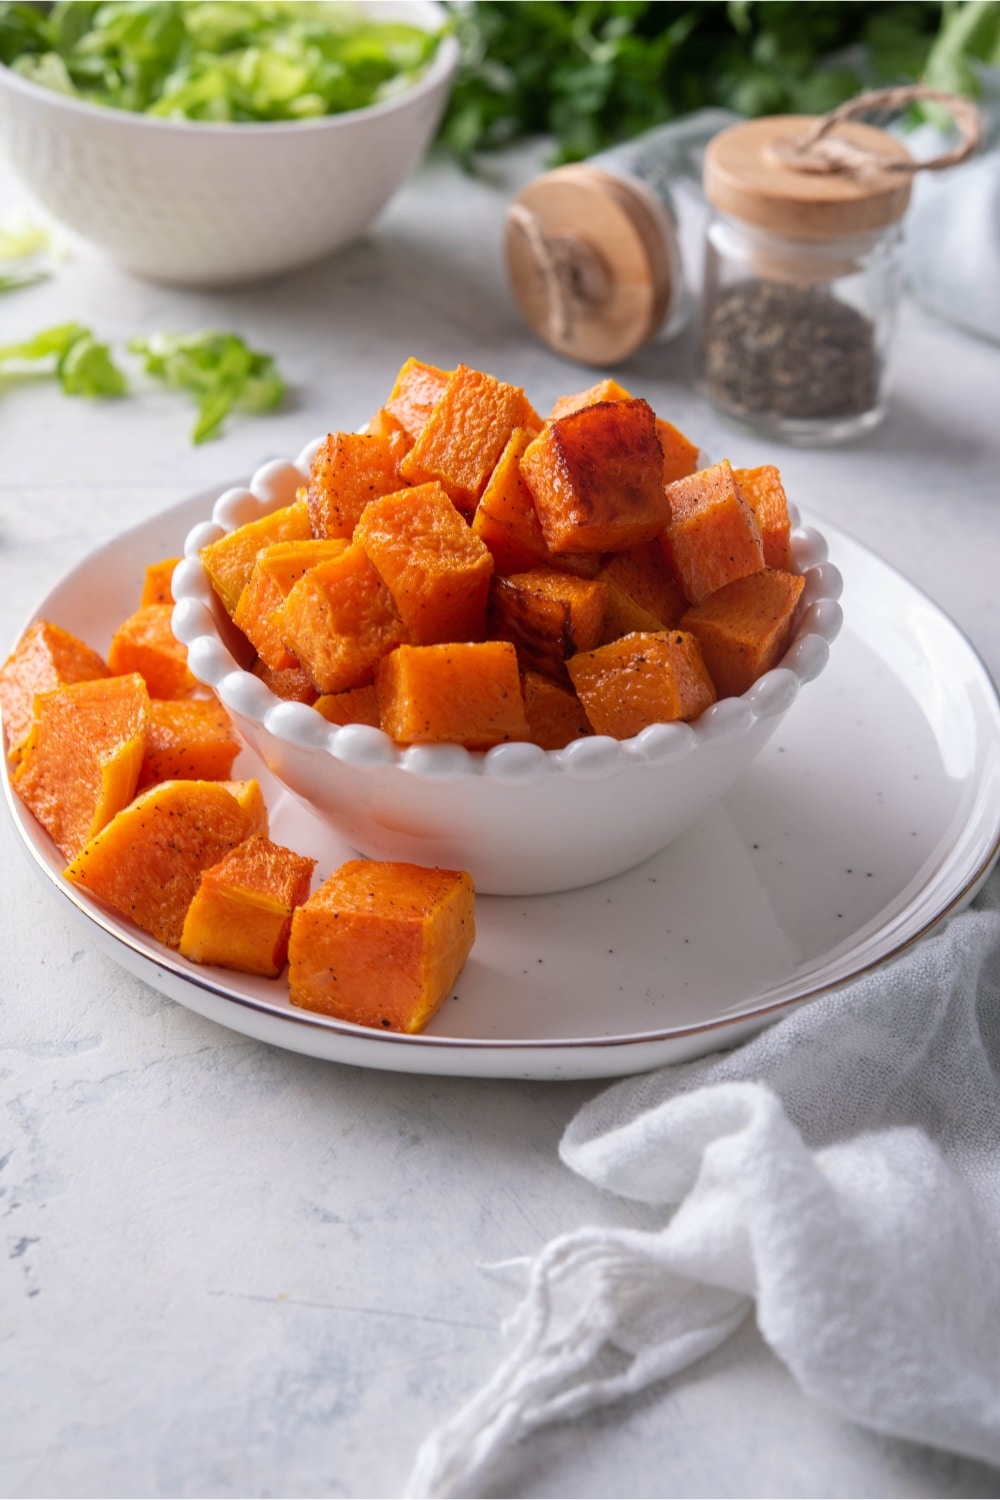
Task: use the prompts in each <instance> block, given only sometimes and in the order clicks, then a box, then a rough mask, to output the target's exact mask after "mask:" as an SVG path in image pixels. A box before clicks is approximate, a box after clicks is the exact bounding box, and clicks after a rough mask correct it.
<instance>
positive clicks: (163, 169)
mask: <svg viewBox="0 0 1000 1500" xmlns="http://www.w3.org/2000/svg"><path fill="white" fill-rule="evenodd" d="M368 8H370V9H371V8H374V9H376V10H377V12H378V14H379V15H381V16H382V17H384V18H386V19H389V18H393V19H395V18H396V17H402V18H404V19H406V20H409V21H411V22H412V23H413V24H414V25H416V26H423V27H424V28H426V29H428V30H429V29H433V28H436V27H438V26H440V25H441V24H442V23H443V21H444V19H445V15H444V11H443V10H442V8H441V6H439V5H437V4H434V3H431V0H397V3H393V0H379V4H378V5H377V6H374V7H372V6H369V7H368ZM457 58H458V46H457V43H456V42H455V39H454V37H451V36H446V37H444V38H443V39H442V42H441V44H440V46H439V47H438V50H437V53H436V55H435V57H434V58H433V59H432V61H431V62H430V64H429V66H428V68H427V71H426V72H425V73H424V75H423V76H422V77H421V78H420V79H419V80H418V81H417V82H416V83H415V84H414V85H413V87H412V88H410V89H407V90H406V91H405V92H403V93H401V94H399V95H398V96H397V97H396V98H394V99H391V100H387V101H386V102H385V103H383V104H373V105H370V106H369V107H368V108H367V109H358V110H352V111H350V112H349V113H347V114H341V115H329V116H325V117H324V118H322V119H318V120H302V121H291V122H284V121H282V122H276V123H273V124H260V125H258V124H239V125H215V124H211V123H203V122H200V121H197V122H194V121H185V120H160V119H155V118H151V117H150V116H148V115H142V114H133V113H128V112H126V111H123V110H117V109H110V108H107V107H105V106H103V105H97V104H89V103H84V102H82V101H80V100H78V99H73V98H69V97H67V96H65V95H62V94H58V93H55V92H54V91H52V90H51V89H45V88H42V87H41V86H40V85H38V84H35V83H30V82H28V81H27V80H26V79H23V78H20V77H19V76H18V75H17V74H16V73H13V72H12V71H11V70H10V69H9V68H6V67H4V66H3V65H2V64H0V146H2V147H3V148H4V149H6V151H7V154H8V155H9V157H10V160H11V163H12V165H13V166H14V167H15V169H16V170H17V171H18V173H19V174H20V175H21V177H23V179H24V181H25V182H26V184H27V185H28V187H29V188H30V189H31V190H32V192H33V193H34V194H35V196H36V197H37V198H38V199H39V201H40V202H41V203H42V204H43V205H44V206H45V207H46V208H47V209H48V210H49V212H50V213H51V214H52V215H53V216H54V217H55V218H57V219H59V220H60V221H61V222H62V223H63V224H65V225H66V226H67V227H68V228H70V229H72V230H74V231H75V232H76V233H77V234H79V235H81V236H82V238H83V239H85V240H89V241H90V242H91V243H92V244H94V245H96V246H97V247H98V248H99V249H101V250H103V251H105V252H106V253H107V254H108V255H110V256H111V257H112V259H113V260H115V261H117V262H118V263H119V264H120V265H122V266H124V267H125V268H126V269H127V270H130V271H133V272H135V273H136V274H137V275H139V276H146V277H150V278H152V279H154V280H158V281H166V282H172V283H175V284H177V285H189V286H202V287H212V286H229V285H234V284H237V283H239V282H245V281H255V280H259V279H261V278H264V277H267V276H274V275H277V274H278V273H280V272H283V271H290V270H292V269H294V268H295V267H296V266H302V265H306V264H308V263H309V262H310V261H315V260H319V259H320V258H321V257H322V256H324V255H328V254H329V253H330V252H331V251H333V250H336V249H338V248H339V247H340V246H341V245H345V244H347V243H348V242H349V241H350V240H352V239H355V238H356V237H357V236H358V235H359V234H361V233H362V231H363V230H364V229H365V228H366V227H367V225H368V224H369V223H370V222H371V221H372V219H373V218H374V217H375V215H376V214H377V213H378V212H379V210H380V209H381V208H382V207H383V206H384V205H385V203H386V202H387V201H388V200H389V198H390V197H391V196H392V194H393V193H394V192H395V191H396V189H397V188H398V187H400V186H401V184H402V183H403V181H404V180H405V179H406V177H407V176H408V174H409V173H410V172H411V171H412V170H413V168H414V167H415V166H416V165H417V163H418V161H419V160H420V158H421V156H422V155H423V153H424V151H425V149H426V147H427V146H428V144H429V142H430V140H431V138H432V136H433V134H434V131H435V129H436V127H437V124H438V121H439V119H440V117H441V113H442V111H443V109H444V106H445V103H446V100H447V95H448V89H449V86H450V83H451V76H452V73H453V72H454V68H455V63H456V61H457Z"/></svg>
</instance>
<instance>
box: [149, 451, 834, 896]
mask: <svg viewBox="0 0 1000 1500" xmlns="http://www.w3.org/2000/svg"><path fill="white" fill-rule="evenodd" d="M321 441H322V439H321V438H318V439H316V441H315V442H313V443H311V444H309V446H308V447H307V448H305V449H304V450H303V452H302V453H301V454H300V455H299V457H298V459H297V460H296V462H295V463H294V464H291V463H287V462H282V461H280V460H276V461H274V462H272V463H269V464H265V466H264V467H263V468H262V469H259V470H258V472H257V473H256V474H255V475H254V477H253V479H252V480H251V482H250V486H249V488H248V489H232V490H227V491H226V493H225V494H224V495H221V496H220V497H219V499H218V501H217V502H216V504H215V508H214V510H213V512H212V517H213V518H212V520H211V521H205V522H202V523H201V524H200V525H198V526H196V527H194V529H193V530H192V531H191V532H190V533H189V534H188V538H187V541H186V543H185V547H184V553H185V558H184V561H183V562H181V563H180V564H179V565H178V567H177V569H176V571H175V573H174V579H173V590H174V597H175V599H176V601H177V602H176V606H175V608H174V613H173V623H174V633H175V635H176V636H177V637H178V639H179V640H181V641H183V642H184V644H185V645H186V646H187V648H188V661H189V664H190V667H191V671H192V672H193V673H194V675H195V677H197V679H198V680H199V682H202V683H204V684H205V685H206V686H207V687H210V688H212V689H214V691H215V692H216V693H218V695H219V698H220V699H221V701H222V703H223V704H224V705H225V707H226V709H227V711H228V712H229V714H230V716H231V718H232V720H233V722H234V724H235V725H236V727H237V729H238V730H239V732H240V733H241V735H242V736H243V738H244V739H245V740H246V741H247V743H248V744H249V745H250V746H252V748H253V749H254V750H256V751H257V753H258V754H259V755H260V757H261V758H262V760H263V761H264V762H265V764H266V765H267V766H268V768H269V769H270V770H271V771H273V773H274V774H275V776H277V777H278V779H279V780H280V781H282V782H283V783H284V784H285V786H287V787H288V788H289V790H290V791H292V792H294V793H295V794H296V796H298V797H300V798H301V799H302V801H304V802H306V803H308V804H309V805H310V806H311V807H313V808H315V809H316V810H317V811H318V812H319V813H320V814H321V815H322V816H323V817H324V818H326V819H328V820H329V822H330V823H331V824H332V825H333V826H334V827H335V828H336V829H337V830H338V831H339V832H340V834H341V835H342V836H343V837H344V838H345V839H346V840H347V841H348V843H350V844H351V845H353V847H354V848H356V849H358V850H360V851H361V853H362V854H367V855H369V856H371V857H372V858H376V859H402V860H409V861H411V862H413V863H415V864H422V865H439V866H441V867H442V868H445V869H461V870H468V871H469V872H470V874H471V875H472V877H473V880H474V881H475V884H476V889H477V890H478V891H480V892H482V893H484V894H485V893H489V894H492V895H500V896H513V895H537V894H539V893H541V892H544V891H561V890H570V889H572V888H573V887H575V886H581V885H590V884H592V883H593V882H594V881H596V880H604V879H605V878H607V877H609V876H611V875H617V874H619V873H620V872H621V871H622V870H628V869H631V868H632V867H633V866H634V865H637V864H639V863H640V861H642V860H644V859H647V858H648V857H649V856H650V855H651V854H655V853H656V852H657V850H659V849H662V848H663V847H664V846H665V845H666V844H668V843H669V842H670V841H671V839H673V838H675V837H676V836H677V834H679V833H682V832H683V831H684V829H685V828H688V827H689V826H690V825H691V824H692V823H693V822H694V821H695V819H696V818H698V817H700V815H701V814H702V813H703V812H704V811H705V809H706V808H707V807H708V806H709V805H710V804H711V803H712V802H714V801H716V799H717V798H719V797H721V796H722V795H723V794H724V793H725V792H727V791H728V790H729V788H730V787H731V786H732V785H733V783H734V782H735V781H736V780H737V778H738V777H739V776H741V775H742V773H743V772H744V771H745V770H746V769H747V767H748V766H749V765H750V762H751V761H752V760H753V758H754V756H755V755H756V754H757V752H758V751H759V750H760V749H761V748H762V747H763V746H764V744H765V743H766V742H767V740H768V739H769V738H770V736H771V735H772V734H773V732H774V730H775V729H776V728H777V726H778V724H779V723H780V721H781V719H782V718H783V716H784V714H785V713H786V712H787V711H788V709H789V708H790V707H791V705H792V703H793V702H794V700H795V697H796V695H797V693H798V691H799V688H800V687H801V685H802V684H803V683H805V682H810V681H811V680H812V679H813V678H814V677H816V676H818V674H819V673H820V672H821V671H822V670H823V668H824V666H825V665H826V661H827V657H828V655H829V643H830V642H831V641H832V640H833V638H834V636H835V635H836V634H837V631H838V630H839V629H840V624H841V611H840V605H839V604H838V603H837V602H836V601H837V598H838V597H839V594H840V588H841V579H840V574H839V573H838V572H837V570H836V568H834V567H833V566H832V564H830V563H828V562H827V561H826V543H825V542H824V540H823V538H822V536H821V535H820V534H819V532H817V531H814V530H812V529H806V528H800V527H796V529H795V531H794V532H793V535H792V551H793V559H794V563H795V567H796V569H797V570H798V571H799V572H801V573H804V574H805V578H806V586H805V589H804V591H803V595H802V601H801V604H800V614H799V619H798V623H797V629H796V633H795V636H794V639H793V641H792V644H791V646H790V647H789V650H788V652H787V653H786V655H785V657H784V659H783V661H782V663H781V665H780V666H778V667H776V668H775V669H774V670H773V671H771V672H767V673H766V674H765V675H764V676H763V677H761V678H760V679H759V680H758V681H757V682H755V683H754V685H753V687H752V688H750V689H749V691H748V692H746V693H744V694H743V696H742V697H741V698H726V699H722V700H721V701H720V702H718V703H716V704H715V705H714V706H713V707H712V708H710V709H708V710H707V712H705V713H703V714H702V715H701V717H700V718H699V719H698V720H697V721H696V722H695V723H694V724H652V725H650V726H649V727H648V728H647V729H644V730H643V731H642V733H641V734H637V735H636V736H635V737H634V739H629V740H614V739H610V738H608V737H607V736H605V735H594V736H593V737H592V738H589V739H582V740H577V741H575V742H574V743H573V744H571V745H568V746H567V747H566V749H565V750H541V749H539V747H538V746H537V745H528V744H507V745H497V746H495V747H494V748H493V749H492V750H487V751H469V750H466V749H464V748H463V747H462V746H461V745H413V746H411V747H410V748H408V749H402V748H400V747H399V746H397V745H395V744H393V742H392V741H391V740H390V739H389V738H388V737H387V736H386V735H384V734H383V733H382V732H381V730H378V729H372V728H370V727H368V726H367V725H363V724H350V725H346V726H344V727H339V728H338V727H336V726H334V725H332V724H330V723H328V722H327V720H326V719H324V718H323V716H322V715H321V714H319V713H317V712H316V710H315V709H313V708H309V707H307V706H306V705H305V704H303V703H287V702H283V701H282V700H281V699H280V698H276V697H275V695H274V694H273V693H272V692H271V691H270V689H269V688H267V687H265V686H264V684H263V683H262V682H261V681H260V679H259V678H257V677H255V676H254V675H253V673H252V672H249V671H246V670H245V665H246V664H247V662H246V661H244V662H243V663H241V662H239V661H238V660H237V658H236V656H235V655H234V654H233V651H234V649H235V650H237V651H238V650H239V647H238V646H235V647H233V646H232V642H233V638H234V635H235V632H234V631H233V630H232V628H231V627H229V628H227V626H228V621H227V619H226V616H225V612H224V611H223V609H222V606H221V605H220V603H219V601H218V599H217V597H216V595H215V591H214V589H213V588H212V585H211V583H210V582H209V579H208V575H207V573H206V572H205V569H204V568H203V566H202V564H201V562H200V561H199V557H198V553H199V549H200V548H202V547H204V546H206V545H207V543H209V542H212V541H215V540H216V539H217V538H218V537H220V536H222V535H223V534H224V533H226V532H229V531H232V530H234V529H235V528H236V527H237V526H242V525H243V524H244V522H246V521H251V520H255V519H257V518H258V517H259V516H262V515H266V514H267V513H268V512H270V511H272V510H275V509H277V508H278V507H279V506H283V505H290V504H291V503H292V501H293V500H294V499H295V495H296V491H297V490H298V489H299V487H300V486H301V485H303V484H304V483H305V481H306V476H307V474H308V470H309V465H310V463H311V461H312V457H313V454H314V453H315V451H316V449H317V447H318V446H319V444H320V442H321ZM794 519H795V520H797V519H798V518H797V516H796V517H794Z"/></svg>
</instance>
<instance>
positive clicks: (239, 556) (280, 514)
mask: <svg viewBox="0 0 1000 1500" xmlns="http://www.w3.org/2000/svg"><path fill="white" fill-rule="evenodd" d="M299 496H300V498H299V499H297V500H296V501H295V502H294V504H292V505H285V506H283V507H282V508H281V509H280V510H275V511H272V512H271V514H270V515H269V516H261V518H260V520H259V521H248V522H247V523H246V525H245V526H237V528H236V530H235V531H230V532H229V533H228V534H227V535H226V536H221V537H220V538H219V540H218V541H217V542H209V544H208V546H207V547H202V549H201V551H200V552H199V553H198V556H199V557H200V558H201V562H202V565H203V567H204V569H205V572H206V573H207V574H208V576H209V578H210V579H211V581H212V587H213V588H214V589H215V592H216V593H217V594H218V596H219V598H220V599H221V600H222V602H223V604H224V605H225V607H226V612H227V614H229V615H232V614H234V613H235V612H236V606H237V604H239V602H240V595H241V594H242V592H243V590H244V589H245V588H246V586H247V584H248V583H249V582H250V574H251V573H252V572H253V565H254V563H255V562H256V561H257V554H258V552H259V551H260V550H261V548H262V547H269V546H270V545H271V543H272V542H304V541H305V540H306V538H307V537H309V536H311V535H312V531H311V528H310V525H309V507H308V505H307V504H306V498H305V494H304V493H303V492H302V491H301V490H300V491H299Z"/></svg>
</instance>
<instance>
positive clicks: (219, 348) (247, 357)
mask: <svg viewBox="0 0 1000 1500" xmlns="http://www.w3.org/2000/svg"><path fill="white" fill-rule="evenodd" d="M128 347H129V350H130V351H131V352H132V353H133V354H141V355H142V356H143V358H144V360H145V370H146V374H147V375H154V376H156V377H158V378H159V379H161V380H163V381H165V382H166V384H167V385H168V386H171V387H172V388H173V389H174V390H182V391H190V392H191V394H192V395H193V396H194V397H195V399H196V400H197V402H198V420H197V422H196V423H195V426H194V431H193V432H192V434H191V441H192V442H194V443H203V442H205V440H206V439H207V438H210V437H214V436H215V435H216V433H217V432H218V431H219V428H220V427H221V425H222V422H223V420H224V419H225V417H226V416H227V415H228V413H229V412H230V411H232V409H233V408H234V407H239V408H241V409H242V410H243V411H249V412H262V411H271V410H273V408H274V407H276V406H278V405H279V404H280V403H281V401H282V399H283V397H284V394H285V382H284V381H283V380H282V378H281V376H280V375H279V374H278V371H277V369H276V367H275V363H274V359H273V357H272V356H271V355H270V354H263V353H261V352H259V351H258V350H254V349H251V348H249V347H248V346H247V344H246V343H245V342H244V340H243V339H241V338H240V337H239V335H238V334H235V333H219V332H217V331H215V330H214V329H207V330H205V331H204V332H201V333H158V334H154V335H153V336H152V337H151V338H148V339H132V340H131V342H130V343H129V346H128Z"/></svg>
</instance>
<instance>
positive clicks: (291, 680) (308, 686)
mask: <svg viewBox="0 0 1000 1500" xmlns="http://www.w3.org/2000/svg"><path fill="white" fill-rule="evenodd" d="M250 670H251V672H252V673H253V675H254V676H255V677H259V678H260V680H261V682H262V683H263V684H264V686H265V687H269V688H270V689H271V692H272V693H273V694H274V696H275V697H276V698H283V699H284V700H285V702H286V703H315V702H316V699H317V697H318V696H319V695H318V694H317V692H316V689H315V687H314V686H313V681H312V678H311V677H310V676H309V673H308V672H307V671H306V670H305V668H304V667H301V666H298V667H279V668H278V670H277V671H275V670H274V668H273V667H269V666H268V665H267V663H266V662H264V661H255V662H254V664H253V666H252V667H251V668H250Z"/></svg>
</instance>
